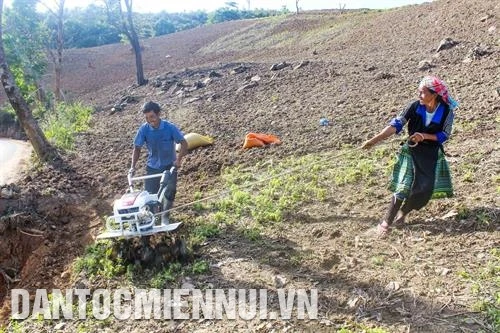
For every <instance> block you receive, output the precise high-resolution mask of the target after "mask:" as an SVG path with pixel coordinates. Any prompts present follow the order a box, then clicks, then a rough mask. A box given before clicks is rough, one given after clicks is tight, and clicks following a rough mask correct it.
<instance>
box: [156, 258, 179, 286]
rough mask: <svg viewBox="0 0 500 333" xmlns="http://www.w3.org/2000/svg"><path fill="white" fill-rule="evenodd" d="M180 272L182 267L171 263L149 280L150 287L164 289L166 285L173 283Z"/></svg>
mask: <svg viewBox="0 0 500 333" xmlns="http://www.w3.org/2000/svg"><path fill="white" fill-rule="evenodd" d="M181 272H182V265H181V264H179V263H171V264H170V265H168V266H167V267H166V268H164V269H163V270H161V271H160V272H158V273H157V274H156V275H155V276H154V277H153V278H152V279H151V287H152V288H157V289H162V288H165V287H166V285H167V283H171V282H174V281H175V280H176V276H177V275H179V274H180V273H181Z"/></svg>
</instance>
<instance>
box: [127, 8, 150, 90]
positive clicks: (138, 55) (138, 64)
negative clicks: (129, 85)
mask: <svg viewBox="0 0 500 333" xmlns="http://www.w3.org/2000/svg"><path fill="white" fill-rule="evenodd" d="M125 6H126V7H127V23H128V29H126V30H128V32H129V33H128V34H127V37H128V38H129V40H130V44H131V45H132V48H133V49H134V54H135V68H136V71H137V84H138V85H140V86H142V85H145V84H146V83H147V81H146V79H145V78H144V69H143V67H142V50H141V44H140V42H139V37H138V36H137V32H136V31H135V27H134V20H133V17H132V0H125Z"/></svg>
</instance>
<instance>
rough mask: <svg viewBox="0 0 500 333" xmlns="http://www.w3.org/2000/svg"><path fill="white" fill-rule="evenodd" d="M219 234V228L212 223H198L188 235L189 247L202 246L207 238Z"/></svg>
mask: <svg viewBox="0 0 500 333" xmlns="http://www.w3.org/2000/svg"><path fill="white" fill-rule="evenodd" d="M219 233H220V229H219V227H218V226H217V225H216V224H214V223H200V224H198V225H196V226H195V227H194V228H193V229H192V231H191V234H190V239H189V243H190V246H192V247H193V246H198V245H201V244H203V243H204V242H205V241H206V240H207V239H208V238H210V237H214V236H217V235H218V234H219Z"/></svg>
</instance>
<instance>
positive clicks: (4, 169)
mask: <svg viewBox="0 0 500 333" xmlns="http://www.w3.org/2000/svg"><path fill="white" fill-rule="evenodd" d="M31 149H32V148H31V145H30V144H29V143H28V142H25V141H20V140H11V139H5V138H0V185H5V184H9V183H12V182H14V181H15V180H16V179H17V178H18V177H19V176H20V173H21V171H22V170H24V167H25V166H26V163H27V162H28V159H29V156H30V154H31Z"/></svg>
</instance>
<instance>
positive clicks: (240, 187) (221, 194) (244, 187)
mask: <svg viewBox="0 0 500 333" xmlns="http://www.w3.org/2000/svg"><path fill="white" fill-rule="evenodd" d="M395 141H401V139H399V138H398V139H397V140H391V141H387V142H386V143H387V144H392V143H394V142H395ZM357 150H361V148H354V149H353V150H351V151H343V152H340V153H338V154H336V155H334V156H331V157H328V158H323V159H320V160H319V162H328V161H329V160H332V159H334V158H339V157H341V156H343V155H346V154H347V153H350V152H352V151H357ZM301 168H303V166H302V165H299V166H296V167H293V168H291V169H288V170H285V171H284V172H281V173H279V174H277V175H273V176H270V177H266V178H264V179H260V180H257V181H255V182H252V183H250V184H246V185H241V186H238V187H237V189H238V190H241V189H246V188H250V187H253V186H255V185H257V184H260V183H264V182H268V181H270V180H272V179H275V178H279V177H282V176H284V175H287V174H290V173H293V172H295V171H297V170H299V169H301ZM233 190H234V189H231V190H225V191H222V192H220V193H217V194H214V195H210V196H208V197H205V198H201V199H198V200H194V201H191V202H188V203H185V204H182V205H179V206H175V207H172V208H170V209H169V210H167V212H170V211H174V210H179V209H181V208H185V207H188V206H192V205H194V204H197V203H200V202H204V201H207V200H211V199H215V198H219V197H223V196H225V195H227V194H229V193H231V191H233ZM159 214H161V213H159Z"/></svg>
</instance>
